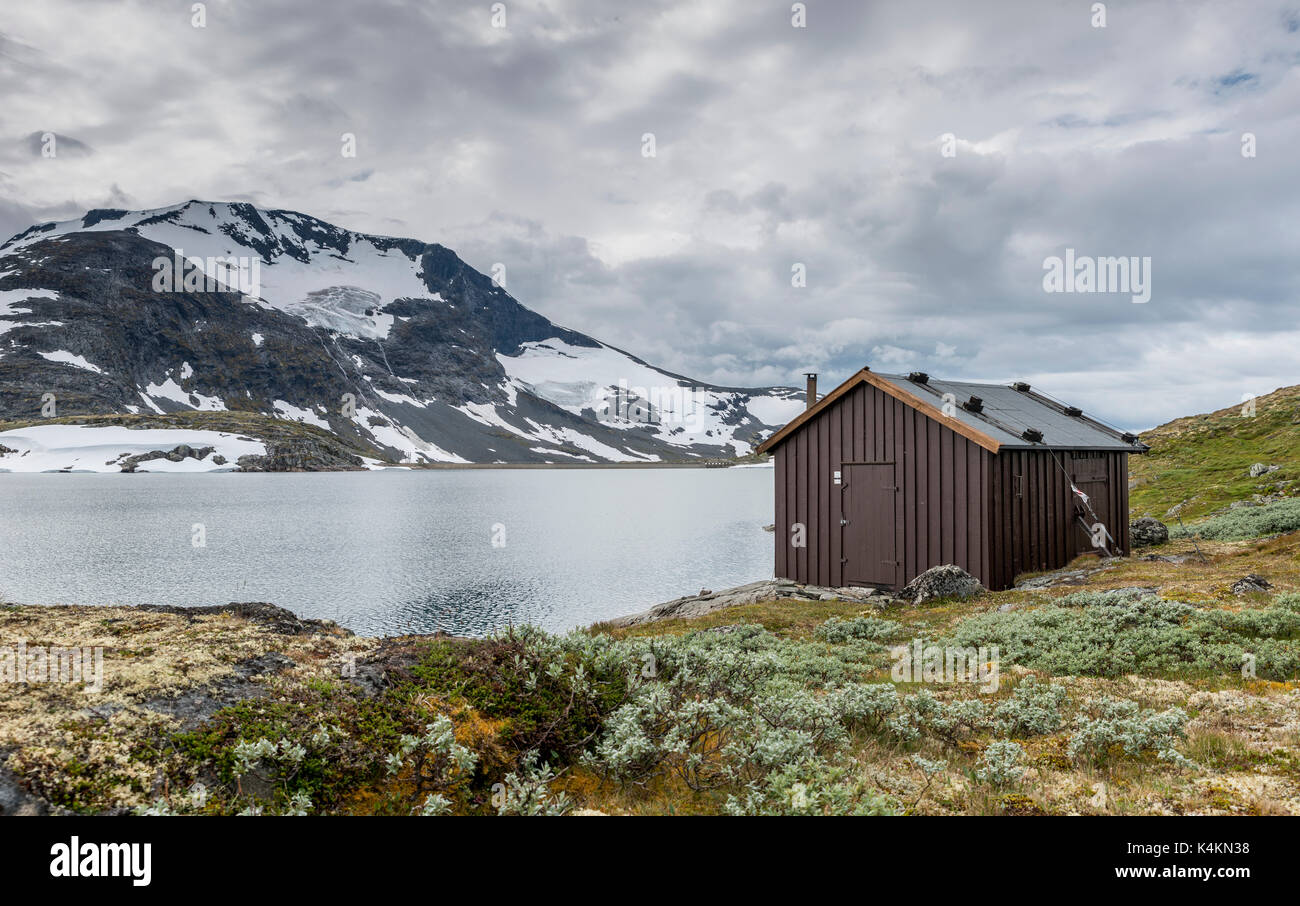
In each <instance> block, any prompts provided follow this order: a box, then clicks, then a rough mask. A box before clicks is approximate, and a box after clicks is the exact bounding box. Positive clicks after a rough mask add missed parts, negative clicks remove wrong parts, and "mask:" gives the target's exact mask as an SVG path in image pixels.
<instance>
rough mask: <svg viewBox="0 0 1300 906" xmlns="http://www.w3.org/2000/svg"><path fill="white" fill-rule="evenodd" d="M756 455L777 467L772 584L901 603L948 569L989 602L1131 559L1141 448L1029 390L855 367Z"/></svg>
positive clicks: (812, 389) (811, 396)
mask: <svg viewBox="0 0 1300 906" xmlns="http://www.w3.org/2000/svg"><path fill="white" fill-rule="evenodd" d="M808 377H809V391H808V401H809V405H808V408H807V409H806V410H805V411H804V412H803V413H801V414H800V415H799V416H798V417H797V418H795V419H794V420H793V421H791V422H790V423H789V424H788V425H786V426H785V427H783V428H782V429H781V430H779V431H777V432H776V433H775V434H773V435H772V436H771V437H769V438H768V439H767V440H766V441H764V442H763V443H762V444H761V445H760V446H759V448H758V450H759V452H770V453H772V454H773V455H774V456H775V458H776V476H775V477H776V520H775V523H776V575H777V577H779V578H784V579H791V580H793V581H796V582H800V583H805V584H812V585H827V586H832V587H839V586H845V585H856V586H874V587H876V588H880V589H884V590H894V591H896V590H898V589H899V588H901V587H902V586H903V585H905V584H907V583H908V582H909V581H911V580H912V579H913V578H914V577H915V576H917V575H918V574H920V573H922V572H924V571H925V570H927V569H929V568H930V567H932V566H939V565H942V564H946V563H953V564H956V565H957V566H960V567H961V568H963V569H965V570H966V571H967V572H969V573H971V574H972V575H973V576H975V577H976V578H977V579H979V580H980V582H982V583H983V584H984V585H985V586H986V587H987V588H990V589H995V590H996V589H1002V588H1009V587H1010V586H1011V585H1012V583H1013V582H1014V581H1015V578H1016V576H1017V575H1018V574H1020V573H1025V572H1033V571H1039V570H1048V569H1056V568H1059V567H1062V566H1064V565H1065V564H1067V563H1069V562H1070V561H1071V560H1073V559H1074V558H1075V557H1077V556H1078V555H1079V554H1081V553H1084V552H1089V551H1093V552H1097V553H1099V554H1117V555H1127V554H1128V553H1129V551H1130V539H1129V529H1128V526H1129V509H1128V457H1129V454H1130V453H1143V452H1145V451H1146V449H1147V448H1146V446H1144V445H1143V444H1141V443H1140V442H1139V441H1138V439H1137V437H1136V436H1134V435H1132V434H1127V433H1122V432H1120V431H1117V430H1115V429H1113V428H1110V427H1108V426H1106V425H1103V424H1102V423H1101V422H1098V421H1096V420H1095V419H1092V418H1089V417H1088V416H1086V415H1084V414H1083V413H1082V412H1081V411H1080V410H1079V409H1077V408H1075V407H1073V406H1067V405H1064V404H1062V403H1059V402H1057V401H1056V400H1054V399H1051V398H1049V397H1048V396H1046V395H1044V394H1042V393H1040V392H1036V391H1034V390H1033V389H1031V388H1030V386H1029V385H1028V384H1022V383H1017V384H1011V385H1009V386H1008V385H1005V384H978V383H966V382H958V381H943V380H937V379H935V378H931V377H930V376H929V375H926V374H922V373H919V372H914V373H912V374H909V375H891V374H879V373H876V372H873V371H871V370H870V369H869V368H863V369H862V370H861V371H859V372H857V373H856V374H854V375H853V376H852V377H851V378H849V379H848V380H847V381H845V382H844V383H843V384H841V385H840V386H838V387H836V388H835V389H834V390H832V391H831V392H830V393H828V394H826V395H825V396H824V397H822V398H821V399H817V395H816V376H815V375H809V376H808Z"/></svg>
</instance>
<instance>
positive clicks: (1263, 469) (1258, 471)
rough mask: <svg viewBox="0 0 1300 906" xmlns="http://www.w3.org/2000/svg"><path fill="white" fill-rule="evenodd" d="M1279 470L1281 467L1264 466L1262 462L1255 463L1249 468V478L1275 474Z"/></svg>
mask: <svg viewBox="0 0 1300 906" xmlns="http://www.w3.org/2000/svg"><path fill="white" fill-rule="evenodd" d="M1280 468H1281V466H1273V465H1265V464H1264V463H1262V462H1257V463H1255V464H1254V465H1253V466H1251V467H1250V477H1251V478H1258V477H1259V476H1261V475H1267V474H1268V473H1269V472H1276V471H1277V470H1278V469H1280Z"/></svg>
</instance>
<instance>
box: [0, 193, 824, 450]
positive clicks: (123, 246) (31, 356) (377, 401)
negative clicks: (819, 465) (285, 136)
mask: <svg viewBox="0 0 1300 906" xmlns="http://www.w3.org/2000/svg"><path fill="white" fill-rule="evenodd" d="M51 404H53V408H52V409H51V408H50V406H51ZM802 406H803V400H802V393H800V392H799V391H797V390H794V389H792V388H784V387H768V388H758V389H742V388H728V387H716V386H710V385H706V384H701V383H700V382H696V381H691V380H690V379H688V378H685V377H682V376H680V375H676V374H672V373H669V372H666V371H663V370H662V369H658V368H655V367H653V366H651V365H649V364H647V363H645V362H643V361H641V360H640V359H638V358H636V357H635V356H632V355H630V354H628V353H626V352H623V351H622V350H619V349H615V348H614V347H611V346H608V345H605V344H603V343H601V342H599V341H598V340H595V339H592V338H591V337H588V336H586V335H584V334H581V333H577V332H576V331H572V330H567V329H565V328H563V327H559V326H557V325H555V324H552V323H551V322H550V321H549V320H547V319H546V318H544V317H542V316H541V315H539V314H537V313H536V312H533V311H530V310H529V309H527V308H525V307H524V306H523V305H521V304H520V303H519V302H517V301H516V300H515V299H513V298H512V297H511V296H510V295H509V294H508V293H507V292H506V291H505V290H504V289H503V288H502V287H500V286H498V285H497V284H496V283H495V282H494V281H493V280H491V279H489V278H488V277H486V276H484V275H483V274H481V273H479V272H478V271H476V270H474V269H473V268H471V267H470V266H469V265H467V264H466V263H465V262H464V261H462V260H461V259H460V258H459V257H457V256H456V254H455V253H454V252H453V251H451V250H450V249H447V248H444V247H443V246H440V245H434V244H427V243H424V242H421V241H418V240H414V239H394V238H387V237H380V236H372V235H366V234H361V233H355V232H351V231H348V230H344V229H340V228H338V227H335V226H333V225H331V224H328V223H325V222H323V221H320V220H317V219H315V218H312V217H308V216H306V215H303V214H297V213H294V212H290V211H270V210H261V209H258V208H255V207H253V206H251V205H247V204H225V203H209V202H199V201H190V202H187V203H184V204H180V205H175V206H172V207H168V208H163V209H159V210H153V211H136V212H129V211H121V210H95V211H91V212H89V213H88V214H86V216H85V217H83V218H81V219H80V220H74V221H67V222H63V223H47V224H41V225H39V226H34V227H32V228H30V229H28V230H27V231H25V232H23V233H21V234H19V235H17V236H15V237H13V238H11V239H10V240H9V241H8V242H6V243H4V245H3V246H0V422H10V423H14V424H20V423H21V424H31V423H32V422H33V421H34V420H40V419H44V418H49V417H50V416H51V415H57V416H60V417H67V416H74V415H86V414H95V415H110V414H113V415H138V416H140V417H141V419H142V420H146V421H147V417H148V416H151V415H154V416H162V415H168V416H183V415H184V414H185V413H195V412H230V413H238V414H240V415H241V416H243V417H246V418H247V419H248V420H249V422H248V423H249V425H250V426H251V425H253V423H254V422H256V420H257V417H258V416H262V417H265V418H268V419H278V420H289V421H296V422H300V423H303V424H306V425H311V426H316V427H319V428H322V429H324V430H326V431H328V432H330V433H331V434H333V435H334V436H335V437H336V438H338V440H339V442H340V443H342V444H344V445H346V446H347V447H349V448H351V449H354V450H358V451H361V453H362V454H363V455H368V456H370V457H373V458H374V459H376V460H378V459H383V460H387V461H391V462H417V463H418V462H564V461H569V462H574V461H577V462H635V461H644V462H656V461H690V460H702V459H713V458H719V457H726V458H730V457H734V456H741V455H744V454H746V453H748V452H750V451H751V449H752V447H753V446H754V445H755V444H757V442H758V441H759V440H761V439H762V438H763V437H765V436H766V435H767V434H768V433H770V432H771V431H772V430H773V429H774V428H775V427H776V426H778V425H781V424H783V423H784V422H785V421H787V420H788V419H789V418H791V417H792V416H793V415H795V414H796V413H797V412H798V411H799V410H800V409H801V408H802ZM0 427H4V426H3V425H0ZM249 430H251V431H254V434H253V436H254V437H260V436H261V435H259V434H257V433H256V431H255V429H254V428H252V427H250V428H249ZM5 442H6V441H5V440H4V438H3V437H0V443H5ZM10 446H11V448H12V447H13V444H12V442H11V443H10ZM10 465H12V461H11V462H10V463H6V462H4V461H0V469H3V468H6V467H8V466H10Z"/></svg>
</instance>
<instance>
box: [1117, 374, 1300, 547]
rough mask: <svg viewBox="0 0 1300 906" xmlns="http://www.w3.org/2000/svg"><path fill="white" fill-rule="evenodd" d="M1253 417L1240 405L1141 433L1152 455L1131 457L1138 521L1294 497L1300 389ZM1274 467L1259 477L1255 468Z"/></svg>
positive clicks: (1285, 391) (1258, 408)
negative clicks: (1252, 469)
mask: <svg viewBox="0 0 1300 906" xmlns="http://www.w3.org/2000/svg"><path fill="white" fill-rule="evenodd" d="M1254 404H1255V414H1254V415H1253V416H1250V415H1247V416H1243V415H1242V405H1241V404H1236V405H1233V406H1229V407H1227V408H1225V409H1220V410H1218V411H1216V412H1210V413H1207V414H1204V415H1192V416H1187V417H1186V418H1179V419H1175V420H1174V421H1171V422H1169V423H1167V424H1164V425H1161V426H1160V427H1158V428H1153V429H1151V430H1150V431H1147V432H1145V433H1144V434H1142V441H1143V443H1145V444H1147V445H1148V446H1150V448H1151V450H1150V451H1149V452H1148V453H1145V454H1143V455H1140V456H1132V457H1130V458H1129V471H1130V476H1131V482H1132V484H1131V489H1130V495H1129V500H1130V507H1131V510H1132V514H1133V517H1134V518H1136V517H1138V516H1154V517H1155V518H1157V519H1161V520H1162V521H1170V520H1171V519H1172V518H1173V516H1172V513H1171V511H1172V510H1175V509H1176V510H1177V511H1178V513H1179V514H1180V515H1181V516H1182V518H1183V519H1185V520H1188V521H1190V520H1192V519H1195V518H1198V517H1202V516H1206V515H1208V514H1210V513H1213V512H1216V511H1218V510H1221V509H1223V508H1225V507H1227V506H1229V505H1230V504H1232V503H1235V502H1237V501H1243V500H1254V499H1256V498H1257V497H1265V498H1267V497H1271V496H1285V497H1290V496H1293V495H1294V494H1295V493H1296V486H1295V482H1296V479H1297V478H1300V387H1283V388H1280V389H1278V390H1275V391H1273V392H1272V393H1269V394H1267V395H1265V396H1261V397H1258V398H1257V399H1255V400H1254ZM1257 462H1261V463H1264V464H1265V465H1276V466H1279V467H1280V468H1279V469H1278V470H1277V471H1275V472H1270V473H1269V474H1267V475H1263V476H1260V477H1258V478H1252V477H1251V476H1250V473H1249V469H1250V466H1251V465H1252V464H1253V463H1257Z"/></svg>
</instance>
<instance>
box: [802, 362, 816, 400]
mask: <svg viewBox="0 0 1300 906" xmlns="http://www.w3.org/2000/svg"><path fill="white" fill-rule="evenodd" d="M804 377H806V378H807V379H808V391H807V393H806V395H805V399H806V400H807V405H806V406H804V408H805V409H811V408H812V407H813V404H814V403H816V402H817V372H815V371H809V372H807V373H805V374H804Z"/></svg>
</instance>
